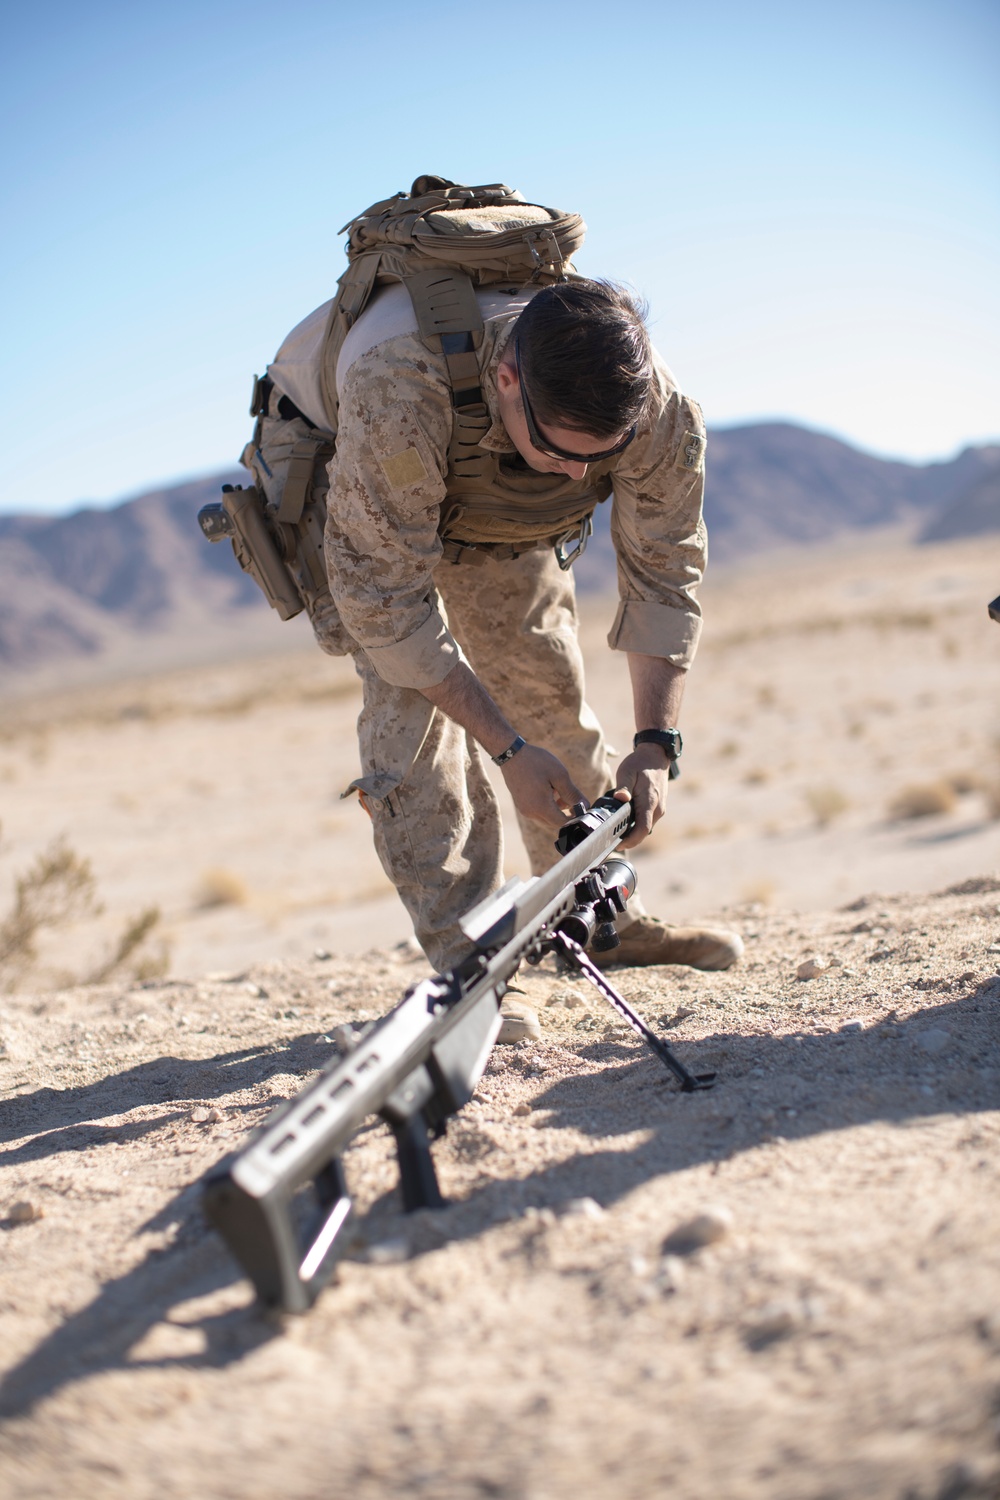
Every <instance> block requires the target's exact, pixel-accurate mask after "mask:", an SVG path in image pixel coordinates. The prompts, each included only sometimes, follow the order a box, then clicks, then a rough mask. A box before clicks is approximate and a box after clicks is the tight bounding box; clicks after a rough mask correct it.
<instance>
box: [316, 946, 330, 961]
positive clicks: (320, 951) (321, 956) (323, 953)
mask: <svg viewBox="0 0 1000 1500" xmlns="http://www.w3.org/2000/svg"><path fill="white" fill-rule="evenodd" d="M332 957H333V954H332V953H331V952H330V950H329V948H314V949H313V958H314V959H315V960H316V962H317V963H320V964H323V963H326V961H327V959H328V958H332Z"/></svg>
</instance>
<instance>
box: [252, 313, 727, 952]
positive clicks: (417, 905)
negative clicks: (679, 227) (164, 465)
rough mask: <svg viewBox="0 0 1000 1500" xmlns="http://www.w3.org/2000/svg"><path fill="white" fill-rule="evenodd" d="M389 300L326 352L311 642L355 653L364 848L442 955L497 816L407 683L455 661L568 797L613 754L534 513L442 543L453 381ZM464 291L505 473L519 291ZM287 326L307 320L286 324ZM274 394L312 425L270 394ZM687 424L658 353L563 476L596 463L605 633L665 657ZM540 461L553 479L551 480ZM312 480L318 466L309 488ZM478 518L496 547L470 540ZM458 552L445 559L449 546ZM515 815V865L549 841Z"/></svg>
mask: <svg viewBox="0 0 1000 1500" xmlns="http://www.w3.org/2000/svg"><path fill="white" fill-rule="evenodd" d="M396 294H401V296H402V298H403V299H404V300H403V301H402V302H401V301H399V298H398V296H397V295H396ZM529 295H530V294H529ZM394 297H396V302H395V306H394V308H393V306H392V305H390V304H392V299H393V298H394ZM407 300H408V299H407V297H406V293H405V290H404V289H403V288H390V289H388V290H387V291H386V292H384V293H383V294H382V295H381V297H379V298H378V299H377V300H376V301H375V303H373V304H372V307H371V308H370V309H369V311H367V312H366V313H365V314H364V315H363V316H362V318H361V319H359V321H358V323H357V324H356V325H355V328H354V329H353V330H352V332H351V335H350V336H349V339H348V342H347V344H345V347H344V351H343V353H342V355H341V359H340V363H339V365H338V370H337V384H338V388H339V392H340V415H339V431H338V434H337V446H336V453H335V456H334V457H333V459H332V461H331V462H330V464H329V466H328V471H327V476H326V478H327V482H328V496H327V499H328V507H327V517H328V519H327V526H326V561H327V571H328V574H329V579H330V589H331V595H332V601H335V603H334V602H331V603H330V604H328V605H327V606H325V607H324V608H323V609H321V610H319V611H318V612H317V614H316V615H314V619H313V625H314V628H315V631H316V635H317V639H318V640H319V642H320V644H321V645H322V646H323V648H324V649H325V650H327V651H329V652H332V653H333V654H344V653H348V652H349V653H350V654H351V655H352V656H353V658H354V662H355V667H356V669H357V671H358V674H359V676H360V677H361V679H362V683H363V686H364V707H363V710H362V713H361V716H360V719H359V723H358V730H359V740H360V751H361V770H362V774H361V775H360V776H359V777H358V778H357V780H356V781H355V782H353V783H352V788H351V790H355V789H356V790H357V791H358V792H359V793H360V794H361V799H362V801H363V803H364V806H365V807H366V809H367V810H368V812H369V813H370V814H371V818H372V823H373V827H374V835H375V845H376V849H377V851H378V855H379V858H380V860H381V862H382V864H383V867H384V869H385V871H386V873H387V875H388V876H389V878H390V879H391V880H392V882H393V884H394V885H395V887H396V889H397V890H398V892H399V894H400V897H401V898H402V900H403V903H404V905H405V906H406V908H407V911H408V912H409V914H410V916H411V918H412V921H413V925H414V930H415V932H416V935H417V937H418V939H419V941H420V943H421V945H422V946H423V948H424V951H425V953H426V954H427V956H428V958H429V959H430V961H431V963H432V964H433V965H434V966H435V967H436V968H438V969H441V968H446V967H448V966H449V965H450V964H452V963H454V962H455V961H457V959H459V958H460V957H462V956H463V955H464V954H465V953H466V952H468V950H469V944H468V941H467V940H466V939H465V938H464V936H463V935H462V933H461V931H460V929H459V926H458V921H459V918H460V917H461V916H462V915H463V914H464V913H465V912H466V911H468V910H469V908H470V907H471V906H472V905H473V904H474V903H475V902H477V901H479V900H481V899H482V898H483V897H485V896H486V895H488V894H489V893H490V892H491V891H493V890H495V889H496V888H497V887H498V886H499V885H500V884H501V883H502V881H503V873H502V871H503V834H502V828H501V823H500V817H499V813H498V809H497V804H496V800H495V797H494V794H493V791H492V788H491V786H490V783H489V780H488V777H487V775H486V771H485V764H484V752H483V751H482V749H481V748H480V746H479V745H478V744H477V743H476V742H475V741H474V740H473V739H472V738H471V736H469V735H467V734H466V732H465V730H463V729H462V728H461V727H460V726H459V725H458V724H456V723H455V722H454V721H452V720H451V719H449V718H448V717H447V716H446V715H444V714H443V713H441V712H440V711H439V710H438V709H436V708H435V707H434V706H433V705H432V704H431V703H430V702H429V700H428V699H427V698H425V697H424V696H423V694H422V692H421V691H420V689H421V688H425V687H432V686H434V685H435V684H437V683H439V682H441V681H442V680H443V679H444V678H445V677H446V676H447V675H448V673H449V672H450V671H451V669H452V668H453V667H454V666H455V664H456V663H457V662H458V661H459V660H461V659H465V660H466V661H467V662H468V663H469V665H470V666H471V667H472V669H473V671H474V672H475V673H476V675H477V676H478V677H479V679H480V680H481V682H482V683H483V685H484V686H485V687H486V689H487V691H488V692H489V693H490V694H491V696H492V697H493V698H494V700H495V701H496V703H497V704H498V705H499V707H500V709H501V710H502V711H503V713H504V714H505V715H506V716H507V718H508V719H509V720H510V721H511V723H512V724H513V725H514V726H515V728H516V729H517V731H518V733H520V734H522V735H523V736H524V737H525V739H527V740H528V741H529V742H530V743H535V744H539V745H542V746H544V747H545V748H546V749H547V750H549V751H551V752H552V753H553V754H554V755H556V756H557V757H558V758H559V759H560V760H561V761H562V762H563V764H564V765H565V766H566V768H567V770H568V771H569V774H570V776H571V777H572V778H573V780H574V782H575V783H576V784H577V785H578V786H579V787H580V789H581V790H582V791H583V792H584V793H585V794H586V795H587V796H588V797H590V798H593V797H596V796H598V795H599V794H600V793H601V792H603V791H605V790H607V788H608V787H609V786H610V785H611V784H612V779H613V770H612V767H611V764H610V761H609V757H608V748H607V745H606V743H605V740H604V736H603V734H602V731H601V727H600V725H599V724H598V722H597V719H596V717H595V715H594V714H593V712H592V711H591V709H590V708H589V707H588V705H587V704H586V702H585V700H584V696H583V693H584V683H583V662H582V657H581V654H580V648H579V645H578V642H577V615H576V604H575V596H574V590H573V583H572V574H571V573H570V572H563V571H562V570H560V568H559V566H558V564H557V562H556V558H555V554H554V552H553V550H552V547H551V545H550V544H545V545H536V546H535V547H534V548H532V542H533V541H534V542H536V543H537V542H538V540H539V536H540V534H541V533H547V534H548V535H549V536H551V534H552V531H553V527H552V523H551V520H550V521H549V523H548V525H547V526H546V525H544V524H543V525H539V524H537V523H533V522H532V520H531V517H530V509H529V513H528V515H527V516H525V517H524V518H523V520H518V521H516V522H515V523H514V524H513V531H514V532H515V533H519V535H520V540H518V538H517V537H516V536H515V537H514V540H513V542H512V526H511V523H510V521H509V520H508V522H507V523H506V524H505V525H503V526H501V525H498V524H494V525H493V526H492V529H491V516H490V514H489V512H488V511H486V512H481V513H475V511H473V512H472V513H470V514H468V515H466V516H463V515H462V514H461V513H460V514H459V515H458V518H457V520H455V518H454V516H453V517H452V524H451V529H450V531H449V536H451V537H454V536H456V535H457V536H458V537H459V539H460V540H463V539H464V540H466V541H467V542H476V543H478V545H477V546H476V549H475V550H474V551H473V550H471V548H470V547H469V546H468V545H466V546H462V547H456V546H455V545H454V542H452V543H451V544H450V545H449V546H448V547H447V548H446V546H445V544H444V543H443V541H442V536H441V533H440V530H439V527H440V524H441V519H442V514H443V513H444V514H447V513H448V511H449V481H450V479H451V472H450V470H449V458H448V454H449V443H450V441H451V437H452V423H453V410H452V403H451V392H450V387H449V383H448V378H447V372H446V367H445V363H444V360H443V358H442V357H440V356H438V355H435V354H433V353H432V352H431V351H430V350H429V349H428V347H427V346H426V345H425V344H424V343H423V342H422V341H421V339H420V337H419V335H418V334H417V332H416V323H415V319H412V318H411V319H407V316H406V311H405V306H406V301H407ZM481 302H482V303H483V304H484V307H483V311H484V317H485V319H486V331H485V336H484V339H483V343H482V346H481V348H480V350H479V362H480V374H481V383H482V390H483V397H484V400H485V401H486V404H487V407H488V409H489V417H490V419H491V420H490V422H489V426H488V431H486V433H485V435H484V436H483V437H482V438H481V444H480V446H481V447H482V448H483V449H485V450H487V451H488V452H490V453H493V454H496V455H497V456H498V458H499V460H500V463H501V473H502V474H503V473H506V472H508V465H509V473H510V474H511V476H512V480H513V482H514V484H515V485H516V484H517V483H518V482H519V481H518V472H519V471H522V472H523V473H524V475H526V476H530V475H531V473H532V471H530V470H528V469H527V468H526V466H525V465H524V464H523V460H521V459H520V458H519V455H518V454H517V453H516V450H515V449H514V447H513V444H512V443H511V442H510V439H509V438H508V436H507V433H506V430H505V428H504V427H503V425H502V423H501V421H500V419H499V416H498V410H497V400H496V370H497V366H498V364H499V362H500V359H501V357H502V355H503V352H504V349H505V347H506V343H507V339H508V337H509V334H510V330H511V328H512V326H513V323H514V321H515V320H516V317H517V315H518V313H519V312H520V310H521V308H522V307H523V306H524V302H525V296H524V294H522V295H521V296H520V297H513V296H510V295H507V296H506V297H503V298H499V299H498V298H497V296H496V294H493V295H492V297H490V296H483V295H482V294H481ZM380 304H381V307H380ZM387 305H388V306H389V315H388V316H387V313H386V307H387ZM323 311H324V310H323V309H318V310H317V313H316V314H313V315H312V316H311V319H307V320H306V322H305V323H303V324H301V325H300V326H299V329H298V330H295V331H293V334H291V335H289V339H288V340H286V344H285V345H283V346H282V351H279V355H278V357H277V359H276V360H275V362H274V364H272V365H271V366H270V367H269V370H268V374H269V375H270V377H271V378H272V380H273V381H274V382H275V386H276V389H275V390H274V391H273V392H272V393H271V396H270V397H269V406H268V411H267V412H266V413H265V414H264V416H263V418H262V420H261V423H260V427H259V429H258V434H259V436H258V441H257V443H256V446H254V445H251V447H250V448H248V450H247V453H246V454H245V456H244V462H246V463H247V464H248V467H250V468H251V469H252V470H253V473H254V476H255V479H256V481H257V483H258V485H259V486H260V487H261V488H262V489H263V490H264V491H265V493H266V494H267V495H268V498H269V499H276V498H277V496H278V494H279V493H280V485H281V483H282V481H283V476H284V472H285V471H286V469H287V465H288V461H289V458H290V455H291V453H292V449H293V446H294V444H295V443H296V442H298V441H299V440H301V439H302V438H304V437H305V438H308V437H309V435H310V434H313V435H315V429H316V428H320V429H322V426H323V423H324V409H323V406H322V397H321V394H320V387H319V378H318V370H317V367H316V359H315V358H314V356H313V352H312V351H313V344H312V343H311V341H310V337H309V325H310V324H311V325H312V326H313V327H315V328H320V327H321V326H322V325H323V323H324V321H325V319H324V318H323V317H322V316H321V315H322V314H323ZM366 322H367V324H368V327H367V329H366V326H365V325H366ZM407 324H408V326H407ZM400 329H401V330H402V331H400ZM300 330H305V331H306V336H305V337H302V336H299V337H298V338H297V335H300ZM286 350H288V351H290V354H289V357H288V358H287V359H286V360H284V361H283V358H282V355H283V353H285V352H286ZM310 362H311V363H310ZM282 393H284V394H286V395H287V396H289V397H290V398H291V400H292V401H293V402H294V403H295V404H296V406H297V407H298V409H299V410H300V411H301V412H303V413H304V414H305V415H306V416H307V417H308V418H309V419H310V420H311V422H312V423H313V424H314V425H313V426H310V423H309V422H307V421H304V420H302V419H301V418H298V417H296V418H293V419H292V420H285V419H283V418H282V417H281V416H280V415H279V414H278V412H277V405H278V400H279V398H280V396H281V395H282ZM272 412H273V413H274V415H271V413H272ZM704 441H705V440H704V424H703V421H702V416H701V412H700V410H699V408H698V407H697V406H696V405H695V404H694V403H693V402H691V401H689V400H688V399H687V398H685V397H684V396H682V395H681V393H680V392H679V391H678V389H677V386H676V383H675V382H674V380H673V377H672V375H671V374H670V372H669V370H668V369H667V368H666V366H665V365H664V364H663V363H662V361H661V360H659V359H658V358H657V360H656V365H655V382H654V398H653V402H652V405H651V409H650V413H649V416H648V418H647V420H646V421H645V422H644V423H643V425H642V426H641V427H640V430H639V432H638V434H637V435H636V438H635V439H634V441H633V442H632V443H631V444H630V445H629V447H628V448H626V449H625V450H624V451H623V452H622V453H621V454H620V455H617V456H616V457H615V458H614V459H612V460H610V461H606V462H605V463H604V464H601V465H595V466H592V468H591V470H590V471H589V475H588V478H587V480H585V481H584V482H583V486H582V487H583V489H586V487H587V486H588V485H590V484H592V483H594V482H595V480H596V481H597V482H600V481H602V480H603V481H604V489H605V491H606V490H607V489H609V488H610V487H612V486H613V490H614V499H613V508H612V517H611V531H612V537H613V540H614V543H615V549H616V553H617V559H618V584H619V595H620V603H619V608H618V612H617V615H616V617H615V620H614V624H613V625H612V628H611V632H610V634H609V636H608V643H609V645H610V646H611V647H612V648H613V649H615V650H619V651H629V652H638V653H642V654H645V655H649V656H657V657H664V658H666V659H667V660H669V661H671V662H673V663H674V664H675V665H677V666H680V667H683V668H686V667H687V666H689V665H690V662H691V660H692V658H693V656H694V652H695V649H696V646H697V642H698V636H699V633H700V627H701V618H700V609H699V606H698V603H697V599H696V596H695V590H696V588H697V585H698V583H699V582H700V580H701V576H702V572H703V569H704V564H705V552H706V542H705V530H704V525H703V522H702V517H701V502H702V489H703V475H704V461H703V460H704ZM320 474H322V470H320ZM545 477H546V478H547V479H550V480H551V485H552V486H558V485H559V484H560V483H563V482H564V480H563V476H560V475H553V476H545ZM537 478H538V476H534V478H533V480H532V483H534V486H535V489H536V490H537ZM324 487H325V486H324V484H323V482H322V479H321V481H320V483H319V484H318V485H317V488H316V490H314V497H315V498H320V492H321V491H322V489H323V488H324ZM557 529H558V528H557ZM487 537H493V538H494V541H493V545H494V547H495V549H496V550H497V551H498V552H499V554H500V555H499V556H498V555H493V554H491V552H490V551H489V550H488V547H484V545H483V543H484V539H485V538H487ZM522 546H524V547H527V548H529V549H530V550H526V551H520V547H522ZM514 551H518V552H519V555H517V556H511V555H510V554H511V552H514ZM456 553H457V554H458V555H460V556H461V558H462V560H461V561H460V562H459V563H457V564H456V563H455V562H452V561H449V560H447V557H448V555H454V554H456ZM520 825H521V832H522V835H523V838H524V841H525V844H526V847H527V850H528V853H529V856H530V859H531V867H532V870H533V871H534V872H535V873H536V874H538V873H541V872H542V871H543V870H545V869H547V868H549V867H550V865H551V864H552V863H553V862H554V860H555V859H556V854H555V849H554V846H553V832H552V830H551V829H550V828H549V827H547V826H545V825H542V824H539V823H536V822H533V821H531V820H528V819H523V818H522V819H520Z"/></svg>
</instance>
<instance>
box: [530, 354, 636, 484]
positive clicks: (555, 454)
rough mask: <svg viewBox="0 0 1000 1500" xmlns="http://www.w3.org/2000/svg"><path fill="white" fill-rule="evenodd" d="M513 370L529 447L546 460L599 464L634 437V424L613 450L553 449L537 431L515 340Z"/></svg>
mask: <svg viewBox="0 0 1000 1500" xmlns="http://www.w3.org/2000/svg"><path fill="white" fill-rule="evenodd" d="M514 368H515V369H516V370H517V384H518V389H519V390H520V392H521V405H522V406H523V407H524V420H525V422H526V424H527V428H528V436H529V438H530V439H531V446H532V447H533V448H535V449H537V450H538V452H539V453H544V454H545V457H546V458H561V459H564V460H568V461H569V462H570V463H574V464H599V463H600V462H601V460H602V459H604V458H613V457H614V456H615V454H616V453H621V452H622V450H623V449H624V448H627V447H628V445H629V443H630V442H631V441H632V439H633V438H634V437H635V433H636V426H637V425H638V424H634V425H633V426H632V427H630V428H629V430H628V432H627V433H626V434H625V436H624V437H623V438H622V440H621V442H620V443H616V444H615V446H614V447H613V448H605V449H603V451H602V452H600V453H567V452H566V450H565V448H553V446H552V444H551V443H549V442H546V440H545V438H543V437H542V434H541V433H540V432H539V430H538V423H537V422H536V421H535V413H534V412H533V411H532V410H531V402H530V401H529V400H528V393H527V391H526V390H525V389H524V376H523V375H522V374H521V351H520V350H519V349H518V347H517V339H515V340H514Z"/></svg>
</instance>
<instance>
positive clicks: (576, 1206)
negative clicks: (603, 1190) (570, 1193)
mask: <svg viewBox="0 0 1000 1500" xmlns="http://www.w3.org/2000/svg"><path fill="white" fill-rule="evenodd" d="M560 1212H561V1214H562V1216H563V1218H565V1219H572V1218H580V1219H603V1217H604V1209H603V1208H602V1207H601V1205H600V1204H599V1203H598V1202H597V1199H596V1198H570V1199H569V1200H568V1201H567V1202H566V1203H564V1204H563V1205H562V1208H561V1209H560Z"/></svg>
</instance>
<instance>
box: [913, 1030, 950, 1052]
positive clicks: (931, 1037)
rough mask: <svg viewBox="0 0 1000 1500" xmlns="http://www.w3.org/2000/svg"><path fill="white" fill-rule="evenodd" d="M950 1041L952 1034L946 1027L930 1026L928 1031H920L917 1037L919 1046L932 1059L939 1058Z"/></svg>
mask: <svg viewBox="0 0 1000 1500" xmlns="http://www.w3.org/2000/svg"><path fill="white" fill-rule="evenodd" d="M950 1041H951V1032H950V1031H949V1030H948V1029H947V1028H946V1027H944V1026H929V1027H928V1028H927V1030H926V1031H919V1032H918V1033H917V1036H916V1043H917V1046H918V1047H919V1048H920V1049H921V1051H922V1052H926V1053H928V1054H929V1055H930V1056H931V1057H937V1056H939V1054H940V1053H942V1052H943V1051H944V1050H945V1048H946V1047H947V1046H948V1043H949V1042H950Z"/></svg>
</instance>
